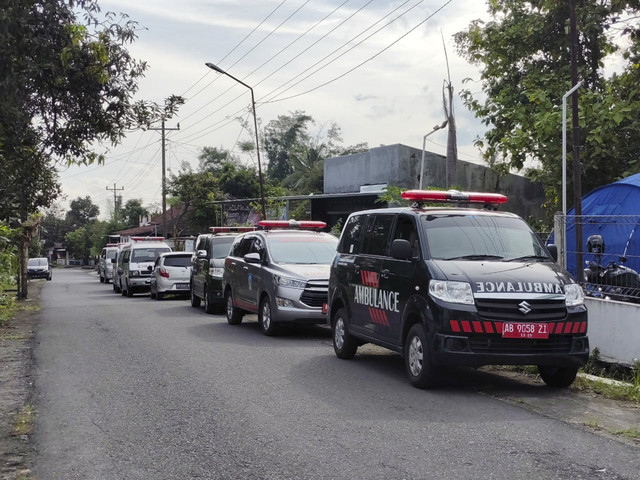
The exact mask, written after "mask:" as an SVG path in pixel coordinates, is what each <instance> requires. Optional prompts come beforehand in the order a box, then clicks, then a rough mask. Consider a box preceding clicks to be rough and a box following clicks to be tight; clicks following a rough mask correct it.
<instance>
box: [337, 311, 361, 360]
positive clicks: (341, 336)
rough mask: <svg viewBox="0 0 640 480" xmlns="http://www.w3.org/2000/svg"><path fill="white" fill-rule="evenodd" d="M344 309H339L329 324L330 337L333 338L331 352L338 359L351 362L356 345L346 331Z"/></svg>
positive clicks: (356, 348)
mask: <svg viewBox="0 0 640 480" xmlns="http://www.w3.org/2000/svg"><path fill="white" fill-rule="evenodd" d="M346 313H347V312H346V311H345V309H344V308H341V309H339V310H338V311H337V312H336V315H335V317H334V318H333V323H332V324H331V334H332V335H331V336H332V337H333V350H334V352H336V356H337V357H338V358H342V359H343V360H351V359H352V358H353V357H355V355H356V351H357V350H358V343H357V342H356V340H355V338H353V337H352V336H351V335H350V334H349V331H348V330H347V320H346V318H347V315H346Z"/></svg>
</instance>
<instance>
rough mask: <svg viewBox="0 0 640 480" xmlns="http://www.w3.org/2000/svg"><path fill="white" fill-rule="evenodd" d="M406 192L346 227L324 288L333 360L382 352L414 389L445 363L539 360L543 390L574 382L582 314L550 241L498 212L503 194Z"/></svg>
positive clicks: (582, 351)
mask: <svg viewBox="0 0 640 480" xmlns="http://www.w3.org/2000/svg"><path fill="white" fill-rule="evenodd" d="M403 197H404V198H406V199H408V200H413V201H415V203H414V204H413V206H411V207H408V208H390V209H379V210H368V211H362V212H356V213H353V214H351V215H350V216H349V218H348V219H347V221H346V223H345V226H344V229H343V231H342V236H341V238H340V243H339V244H338V248H337V253H336V257H335V259H334V261H333V264H332V266H331V275H330V281H329V299H328V302H329V304H328V309H329V313H328V321H329V322H330V325H331V329H332V336H333V346H334V350H335V352H336V355H337V356H338V357H340V358H343V359H350V358H353V357H354V355H355V353H356V350H357V348H358V346H359V345H362V344H364V343H375V344H377V345H380V346H383V347H386V348H389V349H391V350H394V351H396V352H399V353H400V354H401V355H402V356H403V357H404V360H405V366H406V371H407V375H408V376H409V379H410V380H411V383H412V384H413V385H414V386H416V387H419V388H428V387H431V386H433V385H434V384H435V382H436V380H437V369H438V367H439V366H445V365H456V366H482V365H537V367H538V370H539V372H540V375H541V377H542V379H543V380H544V381H545V382H546V383H547V384H548V385H551V386H556V387H566V386H569V385H570V384H571V383H572V382H573V380H574V378H575V376H576V373H577V370H578V368H579V367H580V366H581V365H583V364H584V363H585V362H586V361H587V358H588V356H589V341H588V338H587V309H586V307H585V305H584V302H583V292H582V288H581V286H580V285H578V284H577V283H575V282H574V281H573V280H572V279H571V277H570V276H569V274H568V273H567V272H566V271H565V270H563V269H562V268H561V267H560V266H559V265H557V264H556V262H555V260H556V257H557V249H556V248H555V246H553V245H550V246H549V247H548V248H547V247H545V245H544V244H543V243H542V242H541V241H540V239H539V238H538V236H537V235H536V234H535V233H534V232H533V231H532V230H531V228H530V227H529V226H528V225H527V223H526V222H525V221H524V220H523V219H522V218H520V217H518V216H517V215H514V214H512V213H505V212H498V211H495V204H498V203H504V202H506V201H507V197H505V196H504V195H499V194H491V193H488V194H487V193H474V192H456V191H448V192H441V191H420V190H411V191H407V192H404V193H403ZM426 202H428V203H429V204H433V202H446V203H451V202H457V203H458V205H456V206H453V207H452V206H446V205H443V206H441V207H423V205H424V203H426ZM460 204H471V205H479V206H482V205H484V206H485V207H486V208H485V209H482V208H461V207H460Z"/></svg>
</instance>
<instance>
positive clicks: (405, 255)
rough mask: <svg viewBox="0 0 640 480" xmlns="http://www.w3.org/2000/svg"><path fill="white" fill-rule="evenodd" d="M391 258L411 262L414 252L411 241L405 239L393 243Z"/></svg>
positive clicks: (398, 239)
mask: <svg viewBox="0 0 640 480" xmlns="http://www.w3.org/2000/svg"><path fill="white" fill-rule="evenodd" d="M390 254H391V256H392V257H393V258H395V259H396V260H411V257H412V251H411V244H410V243H409V240H405V239H403V238H396V239H395V240H394V241H393V242H392V243H391V252H390Z"/></svg>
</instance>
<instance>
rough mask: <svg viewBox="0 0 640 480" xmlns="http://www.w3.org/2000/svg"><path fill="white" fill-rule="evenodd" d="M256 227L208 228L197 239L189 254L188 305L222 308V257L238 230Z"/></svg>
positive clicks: (213, 309)
mask: <svg viewBox="0 0 640 480" xmlns="http://www.w3.org/2000/svg"><path fill="white" fill-rule="evenodd" d="M252 230H255V228H253V227H211V228H209V231H210V232H212V233H206V234H203V235H199V236H198V238H197V240H196V249H195V250H196V251H195V253H194V255H193V257H191V290H190V295H191V306H192V307H195V308H197V307H199V306H200V302H201V301H204V309H205V311H206V312H207V313H216V312H217V311H222V310H223V309H224V308H223V306H224V298H223V295H222V272H223V270H224V259H225V258H226V257H227V255H228V254H229V250H230V249H231V244H232V243H233V241H234V240H235V238H236V236H237V235H238V233H241V232H248V231H252Z"/></svg>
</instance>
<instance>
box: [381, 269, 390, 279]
mask: <svg viewBox="0 0 640 480" xmlns="http://www.w3.org/2000/svg"><path fill="white" fill-rule="evenodd" d="M380 276H381V277H382V278H389V270H387V269H386V268H385V269H384V270H381V271H380Z"/></svg>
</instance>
